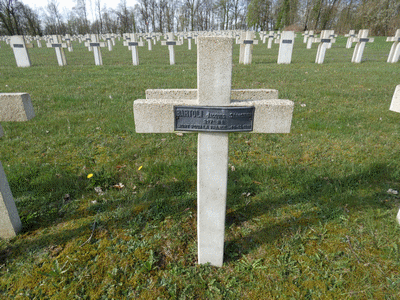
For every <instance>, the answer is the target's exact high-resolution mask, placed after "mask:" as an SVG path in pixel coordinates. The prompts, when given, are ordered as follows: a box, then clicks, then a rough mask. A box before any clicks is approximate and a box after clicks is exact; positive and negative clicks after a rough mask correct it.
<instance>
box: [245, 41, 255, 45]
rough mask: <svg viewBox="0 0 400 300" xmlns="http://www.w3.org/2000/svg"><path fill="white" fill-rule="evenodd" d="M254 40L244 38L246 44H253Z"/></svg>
mask: <svg viewBox="0 0 400 300" xmlns="http://www.w3.org/2000/svg"><path fill="white" fill-rule="evenodd" d="M253 43H254V42H253V41H252V40H244V41H243V44H246V45H251V44H253Z"/></svg>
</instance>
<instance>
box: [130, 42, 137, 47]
mask: <svg viewBox="0 0 400 300" xmlns="http://www.w3.org/2000/svg"><path fill="white" fill-rule="evenodd" d="M138 45H139V44H138V43H137V42H128V46H138Z"/></svg>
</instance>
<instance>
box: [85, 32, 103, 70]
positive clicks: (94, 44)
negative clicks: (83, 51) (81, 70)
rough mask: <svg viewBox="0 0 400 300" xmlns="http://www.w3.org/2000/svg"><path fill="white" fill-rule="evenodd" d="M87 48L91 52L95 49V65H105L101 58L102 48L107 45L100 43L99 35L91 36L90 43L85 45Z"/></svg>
mask: <svg viewBox="0 0 400 300" xmlns="http://www.w3.org/2000/svg"><path fill="white" fill-rule="evenodd" d="M85 46H86V47H88V49H89V51H91V50H90V49H93V54H94V63H95V65H96V66H102V65H103V58H102V57H101V49H100V47H105V46H106V43H104V42H100V41H99V37H98V36H97V34H91V35H90V41H88V42H86V43H85Z"/></svg>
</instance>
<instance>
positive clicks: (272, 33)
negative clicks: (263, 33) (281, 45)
mask: <svg viewBox="0 0 400 300" xmlns="http://www.w3.org/2000/svg"><path fill="white" fill-rule="evenodd" d="M274 38H275V32H273V31H270V32H269V35H268V44H267V48H268V49H271V48H272V42H273V40H274Z"/></svg>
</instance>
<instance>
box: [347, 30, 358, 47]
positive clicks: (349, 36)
mask: <svg viewBox="0 0 400 300" xmlns="http://www.w3.org/2000/svg"><path fill="white" fill-rule="evenodd" d="M344 36H345V37H347V42H346V49H350V48H351V45H352V44H353V41H352V40H353V38H354V37H356V31H355V30H350V31H349V33H348V34H345V35H344Z"/></svg>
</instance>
